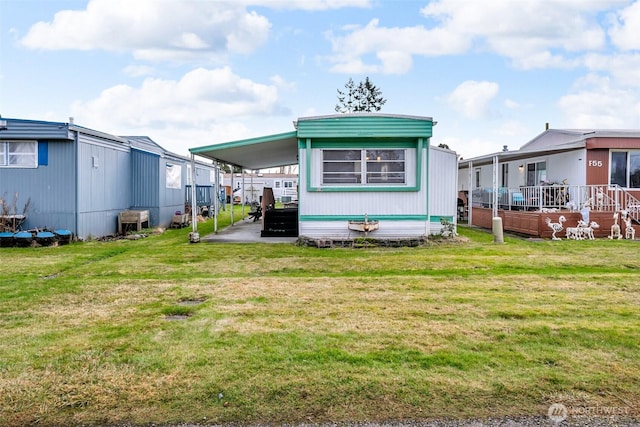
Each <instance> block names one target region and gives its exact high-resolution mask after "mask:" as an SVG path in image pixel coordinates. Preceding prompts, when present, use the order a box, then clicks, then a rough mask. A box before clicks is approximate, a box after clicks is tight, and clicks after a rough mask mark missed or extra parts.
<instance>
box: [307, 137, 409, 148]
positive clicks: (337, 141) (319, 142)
mask: <svg viewBox="0 0 640 427" xmlns="http://www.w3.org/2000/svg"><path fill="white" fill-rule="evenodd" d="M415 147H416V138H412V139H404V138H384V139H381V138H377V139H371V138H367V139H365V140H363V139H362V138H356V139H354V138H350V139H344V138H323V139H314V140H313V148H337V149H340V148H350V149H353V148H364V149H367V148H376V149H379V148H389V149H394V148H415Z"/></svg>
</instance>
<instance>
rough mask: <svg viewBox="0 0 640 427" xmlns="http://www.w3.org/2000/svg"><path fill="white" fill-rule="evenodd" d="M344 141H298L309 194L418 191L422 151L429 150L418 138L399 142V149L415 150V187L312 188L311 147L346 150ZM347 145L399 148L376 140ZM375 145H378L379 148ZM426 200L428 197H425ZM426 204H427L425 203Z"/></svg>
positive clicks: (420, 179) (422, 140)
mask: <svg viewBox="0 0 640 427" xmlns="http://www.w3.org/2000/svg"><path fill="white" fill-rule="evenodd" d="M345 141H346V140H342V141H341V143H340V144H337V143H336V141H334V142H332V143H331V145H327V141H325V140H321V141H313V142H312V140H311V138H306V141H303V140H302V139H299V140H298V147H301V149H304V150H305V155H306V165H307V167H306V169H307V170H306V175H307V176H306V180H305V181H306V185H307V191H308V192H310V193H355V192H360V193H367V192H377V193H380V192H385V191H393V192H398V191H401V192H417V191H420V188H421V185H422V151H423V150H424V149H425V148H427V149H428V148H429V144H428V142H427V144H426V146H425V144H424V139H423V138H418V139H417V140H415V139H413V140H410V141H409V140H407V139H404V140H401V143H402V144H403V146H402V147H401V148H407V149H415V150H416V173H415V182H416V185H414V186H411V187H409V186H398V185H389V186H372V185H367V184H363V185H359V186H340V185H336V186H320V187H313V186H312V185H311V175H312V171H311V149H312V147H313V148H314V149H322V148H338V147H340V148H348V147H349V146H348V145H345ZM346 142H348V143H349V144H352V143H353V144H355V145H353V147H354V148H361V149H367V148H400V147H398V146H389V145H385V144H384V143H383V142H381V141H376V140H371V141H369V140H365V141H360V143H359V144H356V143H355V142H353V141H352V140H349V141H346ZM377 144H380V145H379V146H378V145H377ZM428 158H429V154H428V150H427V159H428ZM427 199H428V195H427ZM427 203H428V202H427Z"/></svg>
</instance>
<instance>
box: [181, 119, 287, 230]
mask: <svg viewBox="0 0 640 427" xmlns="http://www.w3.org/2000/svg"><path fill="white" fill-rule="evenodd" d="M189 152H190V153H191V164H192V168H191V170H192V173H193V171H194V170H195V168H194V167H193V165H194V164H195V156H199V157H203V158H206V159H210V160H211V161H213V164H214V166H215V171H216V182H215V187H216V189H219V188H220V186H221V183H220V182H219V181H220V164H222V163H225V164H229V165H232V166H236V167H239V168H241V169H242V171H243V177H242V179H243V180H244V170H245V169H249V170H260V169H268V168H276V167H280V166H289V165H293V164H298V138H297V132H296V131H292V132H287V133H280V134H275V135H267V136H261V137H258V138H250V139H243V140H238V141H231V142H225V143H220V144H214V145H208V146H203V147H196V148H190V149H189ZM231 179H232V183H231V186H232V187H233V174H232V178H231ZM243 188H244V185H243ZM244 199H245V197H244V195H243V196H242V200H243V201H244ZM219 203H220V201H219V199H218V197H216V198H215V214H214V231H215V232H216V233H217V231H218V211H219ZM263 211H264V207H263ZM192 215H194V213H192ZM233 223H234V218H233V210H232V211H231V224H232V225H233ZM192 224H193V233H192V236H195V237H196V238H197V239H198V240H199V235H198V233H197V232H198V230H197V220H196V218H195V216H194V217H193V218H192ZM191 240H192V241H193V240H194V239H193V238H192V239H191Z"/></svg>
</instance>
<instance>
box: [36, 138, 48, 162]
mask: <svg viewBox="0 0 640 427" xmlns="http://www.w3.org/2000/svg"><path fill="white" fill-rule="evenodd" d="M48 165H49V143H48V142H47V141H38V166H48Z"/></svg>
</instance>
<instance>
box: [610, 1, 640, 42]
mask: <svg viewBox="0 0 640 427" xmlns="http://www.w3.org/2000/svg"><path fill="white" fill-rule="evenodd" d="M638 28H640V1H636V2H635V3H633V4H632V5H630V6H629V7H627V8H625V9H622V10H621V11H620V12H619V13H618V16H617V19H616V21H615V22H614V24H613V27H612V28H611V29H610V30H609V36H610V37H611V41H612V42H613V44H614V45H616V46H617V47H618V48H619V49H621V50H638V49H640V37H639V36H638Z"/></svg>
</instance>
